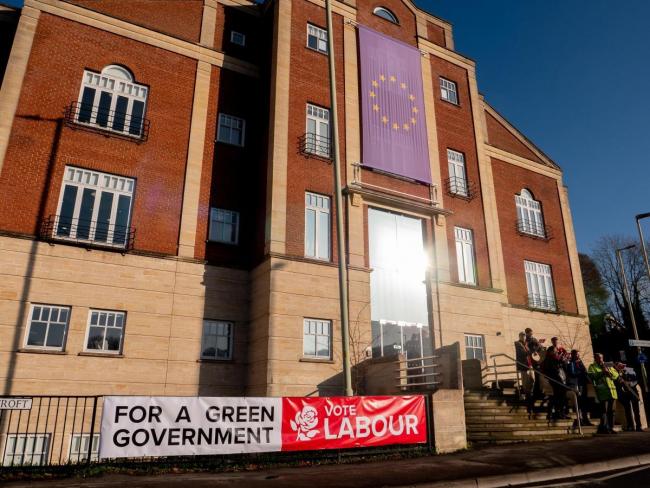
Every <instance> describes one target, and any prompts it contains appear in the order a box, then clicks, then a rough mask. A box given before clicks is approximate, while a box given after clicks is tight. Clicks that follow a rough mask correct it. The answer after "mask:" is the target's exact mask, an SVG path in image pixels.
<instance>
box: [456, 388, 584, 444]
mask: <svg viewBox="0 0 650 488" xmlns="http://www.w3.org/2000/svg"><path fill="white" fill-rule="evenodd" d="M465 423H466V426H467V440H468V441H469V442H471V443H494V444H507V443H514V442H530V441H541V440H560V439H570V438H576V437H580V435H579V433H578V430H577V429H575V430H574V429H573V428H572V427H573V423H574V420H573V418H572V419H569V420H552V421H549V420H546V412H545V411H542V409H541V408H540V407H539V406H537V407H536V409H535V412H534V413H532V414H531V415H530V416H529V414H528V413H527V412H526V405H525V404H524V402H523V401H522V400H519V399H518V398H517V396H516V395H515V393H514V391H513V392H511V393H508V392H507V391H505V392H504V391H501V390H490V389H487V388H486V389H482V390H465ZM593 432H594V429H593V428H589V427H583V434H584V435H590V434H592V433H593Z"/></svg>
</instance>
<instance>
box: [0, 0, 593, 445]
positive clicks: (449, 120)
mask: <svg viewBox="0 0 650 488" xmlns="http://www.w3.org/2000/svg"><path fill="white" fill-rule="evenodd" d="M100 3H101V5H100ZM333 3H334V18H333V22H334V53H335V55H336V74H337V79H336V86H337V97H338V98H337V99H338V108H339V121H338V122H339V134H340V135H341V144H340V160H341V173H342V180H343V185H344V187H345V189H344V195H345V197H344V210H345V212H344V216H343V219H344V222H345V229H346V242H347V245H348V249H347V252H348V262H349V283H348V290H349V302H350V303H349V305H350V327H351V332H352V337H353V342H354V344H353V347H352V349H353V351H352V353H353V362H354V363H355V364H356V363H359V362H362V361H363V360H364V359H365V358H366V357H367V356H368V350H369V344H370V342H371V339H370V329H371V325H370V323H371V319H370V317H371V312H370V309H371V307H370V296H371V290H370V281H371V276H372V272H373V270H372V269H371V266H370V260H369V228H368V225H369V224H368V212H369V209H373V208H374V209H384V210H388V211H392V212H395V213H399V214H403V215H408V216H410V217H416V218H419V219H421V222H422V228H423V238H424V246H425V250H426V254H427V258H428V263H429V264H428V266H427V269H426V270H425V271H426V280H425V286H426V293H427V301H428V304H429V323H430V329H431V341H432V344H431V346H432V347H436V348H437V347H440V346H445V345H451V344H454V343H456V342H458V343H460V345H461V348H460V349H461V355H463V356H464V355H465V347H464V344H465V335H466V334H474V335H480V336H482V337H483V339H484V344H485V350H484V356H485V358H486V359H487V358H489V357H490V355H492V354H502V353H503V354H508V355H513V354H514V347H513V342H514V341H515V340H516V338H517V333H518V332H519V331H521V330H522V329H524V328H525V327H532V328H533V329H534V330H535V331H536V335H537V336H538V337H547V338H550V337H551V336H558V337H560V338H561V340H562V341H563V342H564V344H565V345H566V346H571V347H577V348H579V349H581V350H582V352H583V355H586V356H587V357H589V356H590V354H591V343H590V339H589V331H588V324H587V318H586V313H587V311H586V305H585V300H584V292H583V289H582V283H581V278H580V273H579V267H578V264H577V263H578V261H577V250H576V245H575V237H574V235H573V227H572V223H571V215H570V210H569V207H568V199H567V194H566V189H565V188H564V186H563V183H562V173H561V170H560V169H559V167H558V166H557V165H556V164H555V163H554V162H553V161H551V160H549V159H548V157H546V156H545V155H544V154H543V153H542V152H541V151H540V150H539V149H537V148H536V147H535V146H534V145H533V144H532V143H531V142H530V141H528V140H527V139H526V138H525V137H524V136H522V135H521V134H520V133H519V132H517V130H516V129H514V128H513V127H512V126H511V125H510V124H509V123H508V122H507V121H506V120H505V119H503V117H501V116H500V115H499V114H498V113H497V112H496V111H495V110H494V109H493V108H492V107H490V106H489V105H488V104H487V103H486V102H485V101H484V100H483V99H482V98H481V97H480V96H479V94H478V88H477V82H476V67H475V64H474V62H473V61H471V60H470V59H468V58H466V57H464V56H462V55H460V54H459V53H457V52H455V51H454V48H453V37H452V29H451V25H450V24H448V23H447V22H445V21H442V20H440V19H438V18H436V17H434V16H432V15H430V14H428V13H425V12H423V11H421V10H419V9H417V8H416V7H415V6H414V5H413V4H412V3H410V1H409V0H385V1H383V2H377V1H376V0H349V1H334V2H333ZM180 4H182V6H181V7H180V10H179V5H180ZM377 6H383V7H385V8H388V9H390V10H391V11H392V12H393V13H394V14H395V15H396V16H397V17H398V18H399V19H400V22H399V24H393V23H390V22H388V21H386V20H385V19H382V18H380V17H378V16H377V15H374V14H373V10H374V8H375V7H377ZM178 12H180V15H177V13H178ZM308 23H309V24H312V25H315V26H318V27H321V28H324V27H325V10H324V4H323V2H322V1H320V0H270V1H268V2H266V3H265V4H263V5H257V4H256V3H254V2H249V1H247V0H184V1H183V2H160V1H159V0H155V1H154V0H138V1H134V2H129V8H126V9H124V8H122V4H121V3H120V2H116V1H108V2H89V1H83V0H74V1H72V0H70V1H63V0H26V1H25V7H24V8H23V10H22V15H21V19H20V22H19V24H18V29H17V32H16V35H15V39H14V43H13V49H12V51H11V55H10V57H9V62H8V65H7V69H6V72H5V76H4V81H3V85H2V90H1V91H0V233H1V236H0V380H1V381H2V382H3V392H4V393H6V394H36V393H40V394H53V395H54V394H97V395H100V394H141V395H197V394H201V395H261V396H265V395H273V396H275V395H336V394H340V393H342V373H341V369H342V367H341V346H340V342H341V334H340V307H339V294H338V273H337V267H336V266H337V262H338V257H339V250H338V249H337V246H336V242H337V240H336V237H337V236H336V231H335V226H334V218H335V213H334V209H333V208H332V211H331V214H330V242H331V259H330V260H329V261H321V260H314V259H310V258H308V257H306V256H305V237H304V236H305V192H314V193H317V194H320V195H325V196H330V197H333V192H334V185H333V176H332V166H331V162H330V161H327V160H324V159H322V158H314V157H309V156H306V155H305V154H303V153H301V152H300V151H299V141H300V138H301V136H303V135H304V134H305V130H306V129H305V126H306V121H305V107H306V104H307V103H310V104H314V105H317V106H320V107H324V108H328V107H329V103H330V102H329V85H328V69H327V56H326V55H324V54H322V53H320V52H317V51H314V50H312V49H309V48H307V47H306V43H307V38H306V36H307V24H308ZM356 23H359V24H364V25H367V26H369V27H372V28H373V29H376V30H378V31H380V32H382V33H384V34H385V35H387V36H390V37H393V38H396V39H398V40H400V41H403V42H405V43H407V44H410V45H411V46H414V47H417V48H419V49H420V50H421V52H422V53H423V54H422V76H423V84H424V88H425V102H424V106H425V112H426V113H425V114H424V116H425V117H426V120H427V130H428V133H427V135H428V139H429V141H428V142H429V154H430V165H431V173H432V175H433V176H434V178H433V180H434V181H433V186H428V185H423V184H421V183H418V182H415V181H412V180H408V179H404V178H396V177H393V176H391V175H388V174H384V173H379V172H376V171H373V170H371V169H368V168H361V169H359V168H358V167H357V166H356V164H357V163H359V162H360V161H361V153H362V148H361V142H360V141H361V120H360V118H361V117H360V102H359V86H358V85H359V83H358V73H359V60H358V41H357V36H356V29H355V24H356ZM233 31H235V32H239V33H241V34H244V35H245V36H246V41H245V46H240V45H238V44H236V43H233V42H232V38H231V36H232V32H233ZM107 65H119V66H124V67H126V68H128V69H129V70H130V72H131V73H133V75H134V78H135V81H136V82H137V83H140V84H143V85H145V86H146V87H147V88H148V91H149V97H148V101H147V110H146V114H145V117H146V118H147V119H148V120H149V121H150V123H151V126H150V133H149V137H148V139H147V140H146V141H133V140H128V139H126V140H125V139H124V138H117V137H115V136H114V134H110V133H108V132H106V131H104V132H101V131H94V132H88V131H84V130H81V129H82V128H80V127H78V124H77V125H75V123H74V121H73V122H72V123H69V122H70V121H69V120H68V121H66V120H64V118H62V117H61V114H62V113H63V109H64V107H65V106H67V105H68V104H70V103H71V102H72V101H76V100H77V99H78V96H79V93H80V86H81V82H82V75H83V71H84V70H92V71H95V72H99V71H100V70H102V69H103V68H104V67H105V66H107ZM439 77H444V78H446V79H449V80H451V81H454V82H455V83H456V85H457V88H458V95H459V103H458V104H457V105H452V104H450V103H448V102H446V101H444V100H442V99H441V95H440V89H439ZM220 114H228V115H231V116H235V117H239V118H241V119H243V120H245V124H246V125H245V142H244V144H243V147H239V146H234V145H228V144H224V143H220V142H216V139H217V136H218V119H219V116H220ZM447 149H453V150H456V151H459V152H461V153H463V154H464V155H465V161H466V168H467V175H468V179H469V181H470V183H471V184H472V185H473V186H472V188H473V190H474V195H473V198H471V199H461V198H457V195H452V194H450V193H449V192H448V191H447V189H446V186H445V181H446V180H447V178H448V177H449V170H448V163H447ZM66 165H74V166H76V167H81V168H84V169H89V170H98V171H103V172H106V173H109V174H114V175H118V176H124V177H131V178H134V179H135V180H136V182H137V183H136V190H135V193H134V199H133V209H132V217H131V222H130V224H131V226H132V227H134V228H135V229H136V233H135V235H136V237H135V240H134V242H133V246H132V249H128V250H121V251H122V252H119V251H120V250H119V249H105V248H101V247H98V246H96V245H94V243H92V242H85V243H79V242H75V243H73V242H68V241H65V240H61V239H52V235H51V234H49V235H44V234H43V230H42V229H43V227H42V222H43V220H44V219H46V218H47V217H48V216H50V215H53V214H56V213H57V209H58V208H59V202H60V198H61V187H62V182H63V173H64V168H65V166H66ZM524 188H526V189H529V190H531V191H532V193H533V194H534V195H535V198H537V199H538V200H540V201H541V204H542V207H543V210H544V219H545V224H546V225H548V226H549V227H551V228H552V229H553V236H552V237H553V238H552V239H550V240H535V239H531V238H530V237H527V236H522V235H521V234H520V233H517V232H516V230H515V227H516V219H517V216H516V212H515V201H514V198H515V194H517V193H519V192H520V191H521V190H522V189H524ZM332 200H333V198H332ZM211 208H223V209H227V210H230V211H236V212H238V215H239V220H238V225H239V233H238V240H237V243H236V244H224V243H219V242H214V241H213V240H209V237H210V233H209V229H210V214H211ZM455 226H460V227H464V228H469V229H471V230H472V231H473V244H474V251H475V258H474V259H475V268H476V270H477V278H478V279H477V284H476V285H475V286H470V285H466V284H462V283H458V271H457V269H458V267H457V260H456V244H455V233H454V227H455ZM55 237H56V236H55ZM95 244H96V243H95ZM524 260H532V261H538V262H542V263H546V264H549V265H551V266H552V269H553V283H554V288H555V295H556V297H557V301H558V303H559V304H560V308H559V310H556V311H541V310H535V309H532V308H529V307H528V302H527V300H526V294H527V289H526V281H525V275H524V269H523V262H524ZM34 304H53V305H62V306H67V307H70V310H71V315H70V320H69V325H68V331H67V335H66V339H65V344H64V347H63V348H62V350H58V351H57V350H40V349H38V348H30V347H27V339H26V335H27V327H28V326H29V323H30V317H29V313H30V310H31V306H32V305H34ZM91 309H102V310H115V311H122V312H125V313H126V325H125V328H124V340H123V346H122V347H121V349H120V351H119V353H118V354H105V353H102V352H97V351H89V350H88V349H87V347H86V346H87V344H86V334H87V329H88V320H89V318H88V317H89V311H90V310H91ZM305 319H318V320H326V321H330V322H331V324H332V327H331V330H332V333H331V348H330V351H331V353H330V356H329V357H326V358H319V359H314V358H309V357H305V355H304V350H303V321H304V320H305ZM204 320H219V321H227V322H230V323H232V324H233V329H232V349H231V350H232V357H231V359H228V360H207V359H201V351H202V334H203V327H204V326H203V323H204ZM445 395H446V396H445ZM461 401H462V398H457V397H454V396H453V393H445V394H444V395H442V394H441V395H439V396H438V397H437V398H436V397H435V396H434V398H433V402H434V405H435V404H438V403H439V404H440V405H441V407H440V410H439V412H440V415H441V417H440V419H441V420H437V422H446V421H445V420H444V415H446V414H445V413H444V411H447V410H450V411H453V409H454V408H456V405H458V404H459V402H461ZM456 427H457V426H456ZM456 427H454V426H449V428H448V429H447V430H444V429H436V431H437V433H436V435H440V436H443V437H446V438H448V442H449V444H450V445H451V444H453V443H454V442H455V440H454V439H455V436H456V435H457V434H458V432H460V430H462V429H460V427H459V428H456ZM457 431H458V432H457Z"/></svg>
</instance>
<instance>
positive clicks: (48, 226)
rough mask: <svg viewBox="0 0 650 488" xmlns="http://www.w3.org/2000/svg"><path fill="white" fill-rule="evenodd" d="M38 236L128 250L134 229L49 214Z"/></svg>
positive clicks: (133, 239)
mask: <svg viewBox="0 0 650 488" xmlns="http://www.w3.org/2000/svg"><path fill="white" fill-rule="evenodd" d="M40 237H41V239H43V240H45V241H66V242H74V243H77V244H85V245H87V246H91V247H102V248H110V249H117V250H122V251H129V250H131V249H133V243H134V241H135V229H134V228H133V227H129V226H124V225H117V224H112V223H110V222H95V221H90V220H83V219H78V218H71V217H67V216H63V215H50V216H49V217H47V218H46V219H45V220H43V222H42V223H41V229H40Z"/></svg>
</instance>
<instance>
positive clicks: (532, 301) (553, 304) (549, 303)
mask: <svg viewBox="0 0 650 488" xmlns="http://www.w3.org/2000/svg"><path fill="white" fill-rule="evenodd" d="M528 306H529V307H530V308H535V309H538V310H550V311H553V312H555V311H556V310H557V309H558V304H557V301H556V300H555V297H552V296H548V295H538V294H534V293H529V294H528Z"/></svg>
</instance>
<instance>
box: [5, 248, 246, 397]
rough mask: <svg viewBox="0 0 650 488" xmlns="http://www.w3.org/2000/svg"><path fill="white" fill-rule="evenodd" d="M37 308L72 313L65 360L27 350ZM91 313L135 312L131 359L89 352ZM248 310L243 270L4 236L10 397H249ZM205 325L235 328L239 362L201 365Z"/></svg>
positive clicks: (128, 347)
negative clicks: (206, 322) (33, 311)
mask: <svg viewBox="0 0 650 488" xmlns="http://www.w3.org/2000/svg"><path fill="white" fill-rule="evenodd" d="M34 303H37V304H38V303H41V304H52V305H66V306H69V307H71V316H70V322H69V331H68V335H67V340H66V344H65V348H64V353H63V354H50V353H45V354H41V353H37V352H30V350H29V349H26V348H25V347H24V346H25V333H26V325H27V323H28V313H29V309H30V305H31V304H34ZM91 308H97V309H106V310H119V311H125V312H126V314H127V317H126V326H125V340H124V349H123V354H122V357H115V356H108V355H100V356H98V355H97V354H94V355H92V356H89V355H85V353H86V351H85V338H86V329H87V321H88V311H89V310H90V309H91ZM248 310H249V279H248V273H246V272H243V271H236V270H231V269H224V268H216V267H211V266H206V265H203V264H198V263H194V262H182V261H178V260H174V259H160V258H153V257H144V256H137V255H131V254H126V255H121V254H118V253H111V252H105V251H99V250H93V251H88V250H86V249H83V248H77V247H72V246H68V245H64V244H55V245H49V244H45V243H42V242H36V241H30V240H26V239H16V238H11V237H0V350H1V351H2V354H0V382H1V384H2V387H3V390H4V393H13V394H23V393H24V394H36V393H39V394H53V395H59V394H74V395H79V394H127V395H129V394H131V395H135V394H142V395H148V394H151V395H156V394H157V395H163V394H165V395H166V394H191V395H197V394H213V395H226V394H242V393H243V389H244V386H243V385H244V381H245V363H246V358H247V356H246V352H247V351H246V343H247V340H248V339H247V337H248V330H247V329H248ZM203 318H208V319H218V320H228V321H233V322H234V324H235V326H234V356H233V361H229V362H222V363H211V362H199V358H200V350H201V334H202V323H203ZM32 351H33V350H32ZM180 392H182V393H180Z"/></svg>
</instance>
